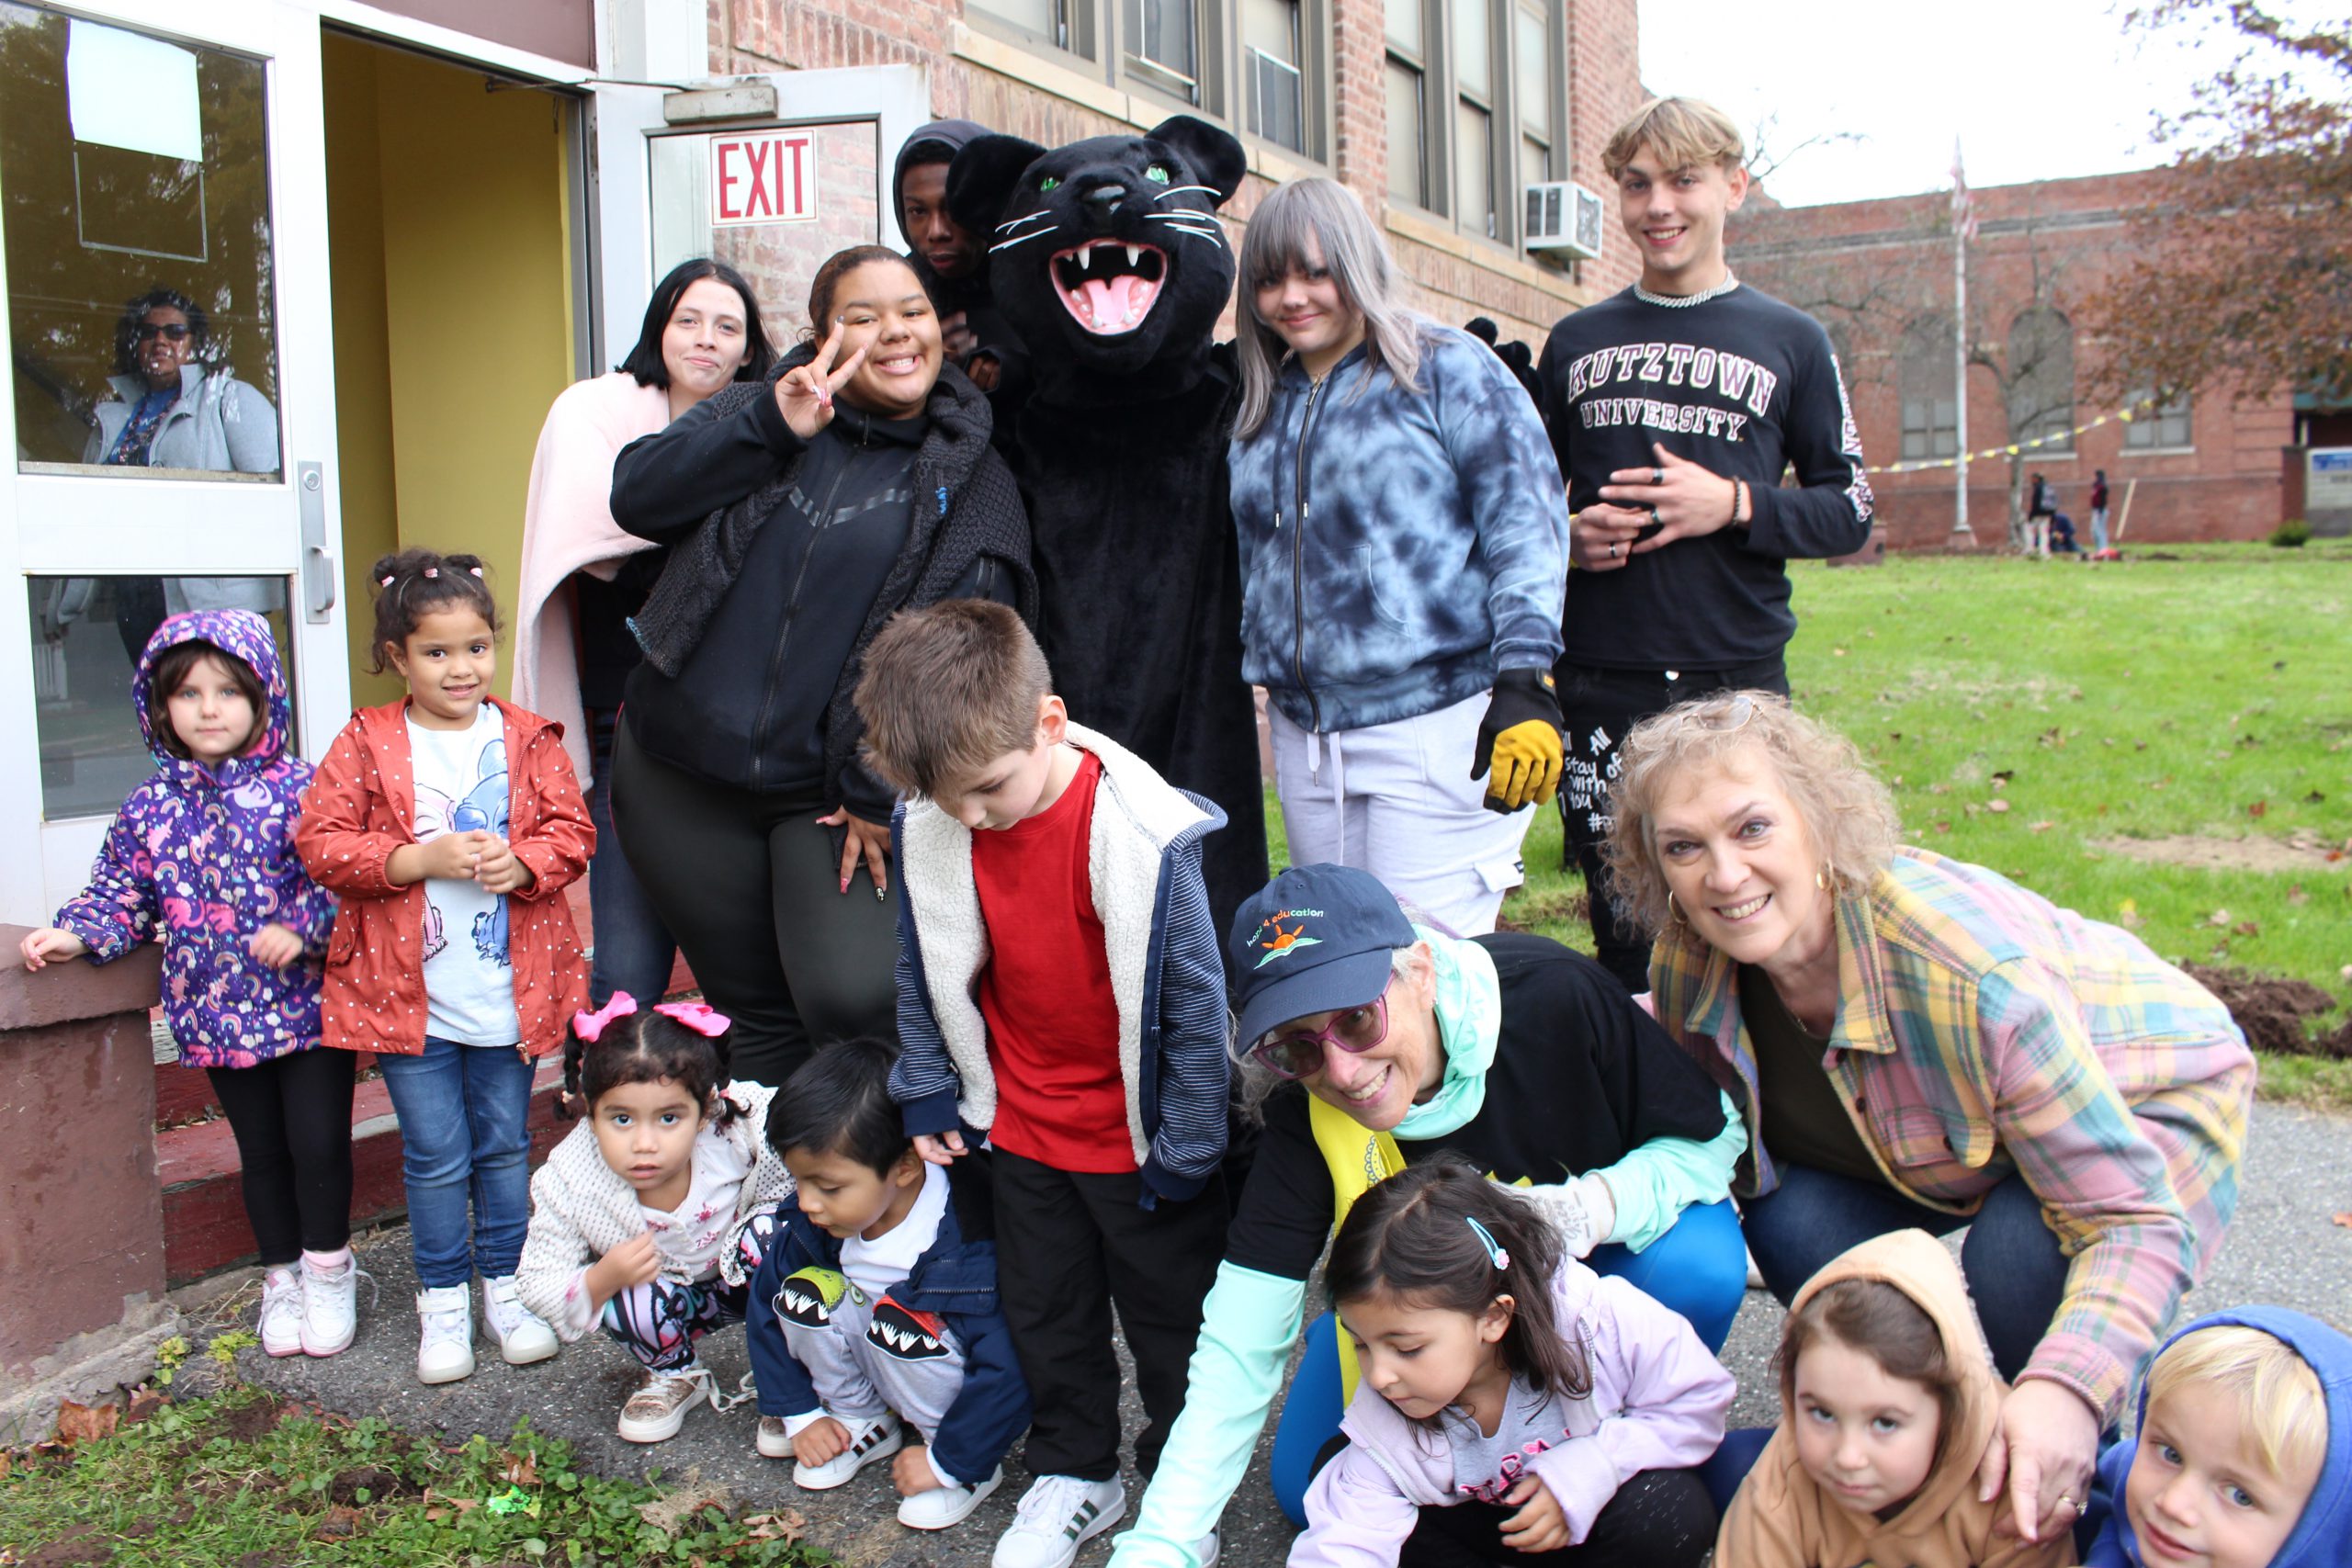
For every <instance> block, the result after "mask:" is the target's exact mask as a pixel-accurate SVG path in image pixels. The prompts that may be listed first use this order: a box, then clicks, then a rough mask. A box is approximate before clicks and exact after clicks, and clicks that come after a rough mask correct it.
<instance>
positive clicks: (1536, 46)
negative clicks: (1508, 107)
mask: <svg viewBox="0 0 2352 1568" xmlns="http://www.w3.org/2000/svg"><path fill="white" fill-rule="evenodd" d="M1512 15H1513V17H1515V18H1516V23H1515V25H1516V27H1517V29H1518V36H1517V39H1515V40H1514V44H1513V50H1512V54H1511V68H1512V71H1513V73H1514V74H1515V77H1516V80H1517V83H1518V88H1519V123H1520V124H1521V125H1523V126H1525V127H1527V128H1528V129H1529V130H1533V131H1536V132H1539V133H1548V132H1549V131H1550V130H1551V129H1552V86H1551V83H1552V26H1551V22H1550V20H1549V19H1548V18H1547V17H1545V16H1544V13H1543V12H1541V11H1531V10H1529V9H1528V8H1527V7H1526V6H1521V7H1519V9H1518V10H1517V11H1515V12H1513V13H1512Z"/></svg>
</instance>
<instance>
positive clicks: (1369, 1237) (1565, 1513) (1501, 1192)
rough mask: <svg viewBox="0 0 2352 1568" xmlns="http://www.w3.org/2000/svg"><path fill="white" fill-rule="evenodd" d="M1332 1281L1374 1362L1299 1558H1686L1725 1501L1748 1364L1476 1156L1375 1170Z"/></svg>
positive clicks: (1361, 1355)
mask: <svg viewBox="0 0 2352 1568" xmlns="http://www.w3.org/2000/svg"><path fill="white" fill-rule="evenodd" d="M1324 1282H1325V1284H1326V1285H1327V1286H1328V1287H1329V1290H1330V1292H1331V1303H1332V1307H1333V1310H1334V1311H1335V1312H1336V1313H1337V1314H1338V1315H1339V1319H1340V1324H1341V1325H1342V1328H1343V1330H1344V1333H1345V1335H1346V1337H1347V1339H1348V1341H1349V1343H1351V1345H1352V1346H1353V1348H1354V1354H1355V1359H1356V1361H1357V1364H1358V1366H1359V1367H1360V1369H1361V1371H1362V1380H1361V1382H1360V1383H1359V1384H1358V1387H1357V1389H1356V1395H1355V1399H1354V1401H1353V1403H1351V1404H1350V1405H1349V1406H1348V1414H1347V1417H1346V1419H1345V1420H1343V1421H1341V1422H1340V1433H1341V1435H1342V1436H1343V1437H1345V1438H1347V1443H1346V1445H1345V1446H1344V1447H1341V1448H1340V1449H1339V1450H1337V1452H1336V1453H1334V1454H1333V1455H1332V1456H1331V1457H1330V1459H1329V1461H1328V1462H1327V1463H1326V1464H1325V1465H1324V1467H1323V1469H1322V1471H1321V1472H1320V1473H1319V1474H1318V1475H1317V1477H1316V1480H1315V1483H1314V1485H1313V1487H1312V1488H1311V1489H1309V1491H1308V1492H1307V1494H1306V1533H1305V1534H1303V1535H1301V1536H1300V1537H1299V1538H1298V1539H1297V1540H1296V1541H1295V1542H1294V1543H1293V1544H1292V1546H1291V1552H1290V1562H1291V1568H1373V1565H1374V1564H1384V1565H1385V1564H1390V1563H1397V1562H1403V1563H1408V1564H1412V1565H1414V1568H1421V1565H1424V1564H1427V1565H1431V1568H1435V1565H1439V1564H1442V1565H1444V1568H1454V1565H1456V1564H1464V1565H1466V1564H1475V1563H1486V1562H1494V1563H1514V1564H1521V1563H1523V1564H1536V1563H1551V1564H1556V1565H1558V1568H1572V1565H1574V1564H1578V1563H1590V1564H1595V1565H1598V1564H1603V1563H1606V1564H1610V1565H1611V1568H1679V1565H1681V1564H1684V1563H1689V1562H1697V1561H1698V1560H1699V1558H1700V1557H1701V1556H1702V1555H1703V1554H1704V1553H1705V1551H1706V1550H1707V1547H1708V1544H1709V1542H1710V1541H1711V1540H1713V1533H1714V1528H1715V1510H1714V1506H1713V1504H1712V1503H1710V1502H1709V1501H1708V1497H1707V1491H1706V1488H1705V1486H1704V1485H1702V1483H1701V1482H1700V1480H1699V1478H1698V1476H1697V1474H1696V1473H1695V1472H1694V1471H1693V1469H1692V1467H1693V1466H1695V1465H1697V1464H1699V1463H1700V1462H1701V1461H1703V1460H1705V1459H1706V1458H1707V1457H1708V1456H1709V1455H1711V1454H1713V1452H1714V1451H1715V1448H1716V1445H1717V1444H1719V1443H1721V1442H1722V1440H1723V1435H1724V1411H1725V1410H1727V1409H1728V1408H1729V1407H1730V1405H1731V1400H1732V1392H1733V1390H1732V1380H1731V1374H1730V1373H1729V1372H1726V1371H1724V1369H1723V1367H1722V1365H1721V1364H1720V1363H1718V1362H1717V1361H1716V1359H1714V1357H1713V1356H1711V1355H1709V1354H1708V1353H1707V1348H1706V1347H1705V1346H1704V1345H1702V1344H1701V1343H1700V1341H1699V1337H1698V1335H1697V1334H1695V1333H1694V1332H1692V1330H1691V1325H1690V1323H1689V1322H1688V1321H1687V1320H1686V1319H1684V1318H1683V1317H1682V1315H1681V1314H1679V1313H1677V1312H1674V1311H1672V1310H1671V1309H1669V1308H1667V1307H1663V1306H1660V1305H1659V1304H1658V1303H1657V1302H1655V1301H1653V1300H1651V1299H1650V1298H1649V1297H1648V1296H1645V1295H1644V1294H1643V1293H1642V1292H1640V1291H1638V1290H1636V1289H1635V1288H1634V1287H1633V1286H1632V1285H1629V1284H1627V1283H1626V1282H1625V1281H1624V1280H1619V1279H1612V1278H1609V1277H1606V1276H1603V1275H1599V1274H1596V1273H1594V1272H1593V1271H1592V1270H1591V1269H1588V1268H1586V1267H1585V1266H1584V1265H1583V1264H1581V1263H1579V1262H1577V1260H1576V1259H1575V1258H1570V1257H1568V1256H1566V1252H1565V1251H1564V1250H1563V1249H1562V1247H1561V1245H1560V1238H1559V1236H1558V1235H1557V1234H1556V1233H1555V1231H1554V1230H1553V1229H1552V1227H1551V1225H1550V1224H1546V1223H1545V1222H1544V1219H1543V1218H1542V1217H1541V1216H1540V1215H1539V1214H1538V1213H1537V1212H1536V1211H1535V1210H1534V1209H1533V1208H1532V1206H1530V1205H1528V1204H1526V1203H1522V1202H1521V1201H1519V1200H1518V1199H1516V1198H1513V1197H1511V1196H1510V1193H1509V1190H1508V1189H1505V1188H1502V1187H1499V1186H1498V1185H1496V1184H1495V1183H1494V1182H1491V1181H1488V1180H1487V1179H1485V1178H1484V1177H1481V1176H1480V1175H1479V1174H1478V1173H1477V1171H1476V1169H1475V1168H1472V1167H1471V1166H1469V1165H1467V1164H1464V1163H1462V1162H1459V1161H1456V1160H1450V1159H1435V1160H1429V1161H1424V1162H1423V1163H1421V1164H1419V1165H1415V1166H1411V1167H1409V1168H1407V1169H1405V1170H1403V1171H1401V1172H1399V1173H1398V1174H1397V1175H1395V1176H1392V1177H1389V1178H1388V1179H1386V1180H1385V1181H1382V1182H1380V1183H1378V1184H1377V1185H1375V1186H1374V1187H1373V1188H1372V1189H1371V1190H1369V1191H1367V1192H1365V1193H1364V1194H1363V1197H1361V1198H1359V1199H1357V1200H1356V1201H1355V1204H1354V1206H1353V1207H1352V1208H1351V1209H1350V1210H1349V1212H1348V1217H1347V1220H1346V1222H1345V1223H1344V1224H1341V1225H1340V1234H1339V1235H1338V1237H1337V1238H1336V1239H1335V1240H1334V1241H1333V1242H1332V1244H1331V1258H1330V1261H1329V1263H1328V1264H1326V1265H1325V1268H1324Z"/></svg>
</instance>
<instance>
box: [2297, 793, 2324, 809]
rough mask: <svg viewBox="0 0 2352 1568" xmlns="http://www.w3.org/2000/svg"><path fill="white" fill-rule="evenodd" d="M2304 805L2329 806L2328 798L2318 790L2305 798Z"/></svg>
mask: <svg viewBox="0 0 2352 1568" xmlns="http://www.w3.org/2000/svg"><path fill="white" fill-rule="evenodd" d="M2303 804H2304V805H2305V806H2324V805H2326V804H2327V796H2325V795H2322V794H2321V793H2320V792H2319V791H2317V790H2313V791H2312V792H2311V794H2309V795H2305V796H2303Z"/></svg>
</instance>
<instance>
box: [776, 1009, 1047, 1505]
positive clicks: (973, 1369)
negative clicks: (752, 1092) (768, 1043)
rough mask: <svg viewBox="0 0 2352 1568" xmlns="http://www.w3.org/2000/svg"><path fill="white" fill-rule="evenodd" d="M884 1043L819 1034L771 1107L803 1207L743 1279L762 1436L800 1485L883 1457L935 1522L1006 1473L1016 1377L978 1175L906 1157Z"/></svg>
mask: <svg viewBox="0 0 2352 1568" xmlns="http://www.w3.org/2000/svg"><path fill="white" fill-rule="evenodd" d="M896 1055H897V1053H896V1052H895V1051H893V1050H892V1049H891V1048H890V1047H889V1046H888V1045H886V1044H883V1043H879V1042H876V1041H848V1042H843V1043H837V1044H833V1045H828V1046H826V1047H825V1048H824V1049H823V1050H821V1051H820V1052H819V1053H818V1054H817V1055H815V1056H814V1057H812V1058H810V1060H809V1062H808V1063H807V1065H805V1066H802V1067H801V1069H800V1070H799V1071H798V1072H797V1073H795V1074H793V1075H792V1077H790V1078H789V1079H787V1080H786V1083H785V1086H784V1088H783V1089H782V1090H781V1091H779V1092H778V1093H777V1095H776V1097H775V1101H774V1104H773V1107H772V1109H771V1110H770V1111H769V1114H768V1123H767V1134H768V1142H769V1144H770V1145H772V1146H773V1147H774V1148H775V1152H776V1153H777V1154H778V1155H779V1156H782V1158H783V1160H784V1163H785V1166H786V1168H787V1169H789V1170H790V1171H791V1172H792V1177H793V1181H794V1184H795V1186H796V1188H797V1191H798V1194H799V1206H798V1207H797V1208H796V1209H787V1210H786V1211H785V1212H784V1213H783V1214H782V1215H780V1216H779V1224H778V1226H777V1235H776V1238H775V1240H774V1241H772V1242H771V1243H770V1244H769V1247H768V1250H767V1253H766V1256H765V1257H764V1258H763V1259H762V1260H761V1263H760V1267H759V1269H758V1271H757V1272H756V1273H755V1274H754V1275H753V1276H752V1306H751V1309H750V1312H749V1314H748V1317H747V1329H748V1332H749V1335H750V1339H751V1353H752V1371H753V1372H754V1373H756V1374H757V1378H758V1382H759V1391H760V1412H761V1415H760V1433H759V1449H760V1452H761V1453H763V1454H764V1455H766V1456H767V1457H769V1458H771V1459H785V1458H791V1459H794V1460H796V1461H797V1463H796V1464H795V1465H794V1467H793V1473H792V1478H793V1480H794V1481H795V1482H797V1483H799V1484H800V1485H801V1486H802V1487H804V1488H807V1489H809V1490H810V1491H819V1490H822V1489H825V1488H829V1487H833V1486H839V1485H842V1483H846V1482H847V1481H849V1480H850V1479H851V1478H852V1477H853V1476H854V1475H855V1474H856V1473H857V1472H859V1471H860V1470H862V1469H864V1468H865V1466H866V1465H868V1464H870V1463H872V1462H874V1461H876V1460H881V1459H886V1458H890V1457H891V1456H892V1455H894V1454H895V1455H896V1456H897V1457H896V1458H895V1459H894V1460H892V1462H891V1480H892V1482H893V1483H895V1484H896V1486H897V1488H898V1491H899V1523H900V1524H902V1525H906V1526H909V1527H910V1528H911V1529H947V1528H948V1527H949V1526H950V1525H954V1524H956V1523H958V1522H960V1521H961V1520H962V1519H963V1518H964V1517H966V1516H967V1515H968V1514H970V1513H971V1511H972V1510H973V1509H974V1508H976V1507H978V1506H979V1504H980V1501H981V1499H983V1498H985V1497H987V1496H988V1495H989V1493H991V1492H993V1491H995V1490H996V1489H997V1487H998V1486H999V1485H1000V1484H1001V1483H1002V1482H1003V1480H1004V1471H1003V1468H1002V1461H1003V1459H1004V1455H1005V1451H1006V1450H1009V1449H1010V1448H1011V1447H1012V1443H1013V1440H1014V1439H1015V1438H1019V1437H1020V1436H1021V1434H1022V1432H1023V1430H1025V1429H1026V1428H1027V1427H1028V1425H1029V1389H1028V1385H1027V1384H1026V1383H1024V1382H1023V1381H1022V1378H1021V1368H1020V1364H1019V1362H1018V1360H1017V1359H1016V1358H1015V1357H1014V1355H1013V1350H1012V1336H1011V1334H1010V1333H1009V1332H1008V1331H1007V1329H1006V1328H1005V1325H1004V1316H1003V1314H1002V1313H1001V1312H1000V1311H999V1310H998V1307H997V1295H996V1247H995V1245H994V1243H993V1242H992V1241H991V1240H990V1239H989V1228H990V1227H989V1195H988V1173H987V1172H986V1170H985V1169H980V1168H975V1167H974V1165H973V1163H972V1162H970V1161H966V1162H964V1163H962V1164H961V1165H959V1166H957V1167H956V1168H953V1169H952V1170H951V1169H947V1168H941V1167H938V1166H933V1165H928V1164H926V1163H924V1162H923V1161H922V1159H920V1158H919V1157H917V1156H916V1154H915V1152H914V1145H913V1142H912V1140H911V1139H910V1138H909V1137H908V1136H907V1134H905V1132H903V1131H902V1130H901V1128H900V1124H899V1108H898V1106H897V1105H896V1103H894V1102H893V1101H892V1100H891V1099H890V1092H889V1078H890V1066H891V1064H892V1062H893V1061H894V1060H895V1059H896ZM909 1427H912V1428H913V1431H914V1440H913V1441H912V1442H911V1443H910V1441H909V1438H908V1436H907V1428H909Z"/></svg>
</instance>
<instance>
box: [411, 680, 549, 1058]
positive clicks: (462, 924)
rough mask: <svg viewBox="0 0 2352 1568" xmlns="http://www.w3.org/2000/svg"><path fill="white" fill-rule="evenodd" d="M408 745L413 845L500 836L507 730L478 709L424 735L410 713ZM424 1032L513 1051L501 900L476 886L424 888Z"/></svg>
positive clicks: (458, 883) (494, 714) (489, 711)
mask: <svg viewBox="0 0 2352 1568" xmlns="http://www.w3.org/2000/svg"><path fill="white" fill-rule="evenodd" d="M408 746H409V754H410V757H411V760H412V763H413V772H414V774H415V778H416V838H417V842H419V843H422V844H429V843H431V842H432V841H433V840H435V839H437V838H439V837H440V836H441V835H442V834H444V833H463V832H470V831H472V830H473V829H477V828H486V829H489V830H490V831H491V832H492V833H494V834H496V835H497V836H498V837H500V838H502V839H503V838H505V837H506V808H507V802H508V799H509V798H510V796H509V794H508V790H507V783H506V726H505V722H504V720H503V718H502V717H501V716H500V715H499V712H498V709H497V708H496V707H495V706H494V705H492V704H490V703H484V704H482V705H481V707H480V708H478V709H476V710H475V712H474V721H473V724H472V725H471V726H470V727H469V728H465V729H427V728H424V726H422V725H420V724H418V723H417V722H416V719H415V717H414V716H413V715H412V716H410V718H409V721H408ZM424 997H425V1024H424V1032H426V1033H427V1034H430V1035H432V1036H433V1037H434V1038H435V1039H438V1040H454V1041H456V1042H457V1043H459V1044H461V1045H512V1044H514V1043H515V1042H516V1041H518V1040H520V1039H521V1038H522V1037H523V1025H522V1021H520V1020H519V1019H518V1018H516V1017H515V968H514V964H513V963H512V962H511V961H510V959H509V958H508V956H507V943H506V900H505V899H504V898H503V897H499V896H497V895H495V894H491V893H485V892H483V891H482V889H481V885H480V884H479V883H476V882H473V881H470V880H468V879H463V878H458V879H444V878H440V877H433V878H428V879H427V880H426V881H425V883H424Z"/></svg>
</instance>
